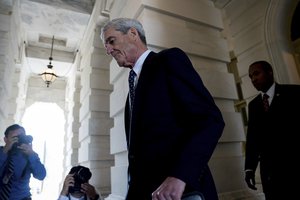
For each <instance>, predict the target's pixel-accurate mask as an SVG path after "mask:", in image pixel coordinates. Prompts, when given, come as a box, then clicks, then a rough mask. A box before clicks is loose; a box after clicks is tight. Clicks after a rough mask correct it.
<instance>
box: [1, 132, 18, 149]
mask: <svg viewBox="0 0 300 200" xmlns="http://www.w3.org/2000/svg"><path fill="white" fill-rule="evenodd" d="M4 141H5V146H4V147H3V152H4V153H8V152H9V151H10V150H11V149H12V147H13V145H14V144H15V143H17V142H18V137H16V136H15V135H10V136H8V137H5V138H4Z"/></svg>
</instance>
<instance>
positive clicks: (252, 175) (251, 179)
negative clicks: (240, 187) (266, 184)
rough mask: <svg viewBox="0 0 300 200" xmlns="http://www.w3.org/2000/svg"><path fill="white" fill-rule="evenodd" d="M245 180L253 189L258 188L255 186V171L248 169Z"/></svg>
mask: <svg viewBox="0 0 300 200" xmlns="http://www.w3.org/2000/svg"><path fill="white" fill-rule="evenodd" d="M245 181H246V183H247V185H248V187H249V188H250V189H252V190H257V188H256V187H255V172H254V171H252V170H249V171H246V176H245Z"/></svg>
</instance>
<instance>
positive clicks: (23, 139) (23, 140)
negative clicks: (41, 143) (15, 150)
mask: <svg viewBox="0 0 300 200" xmlns="http://www.w3.org/2000/svg"><path fill="white" fill-rule="evenodd" d="M17 137H18V146H19V145H21V144H30V143H32V140H33V137H32V136H31V135H23V134H21V135H18V136H17Z"/></svg>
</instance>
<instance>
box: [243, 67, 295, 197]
mask: <svg viewBox="0 0 300 200" xmlns="http://www.w3.org/2000/svg"><path fill="white" fill-rule="evenodd" d="M249 77H250V79H251V81H252V84H253V85H254V87H255V88H256V89H257V90H258V91H260V92H261V94H259V95H257V96H256V97H255V98H254V99H253V100H252V101H251V102H250V103H249V107H248V112H249V113H248V115H249V119H248V130H247V139H246V160H245V172H246V176H245V180H246V183H247V185H248V187H249V188H251V189H254V190H256V186H255V171H256V168H257V166H258V163H260V177H261V183H262V187H263V192H264V194H265V197H266V200H274V199H276V200H277V199H297V196H299V194H297V193H298V191H297V188H296V187H295V186H296V185H297V184H294V181H297V180H299V179H298V178H299V169H300V168H299V164H298V163H299V161H297V160H296V159H299V155H298V152H299V148H297V147H298V146H299V144H298V142H297V141H298V139H297V138H298V134H299V122H300V121H299V117H297V116H298V115H299V113H300V86H299V85H282V84H278V83H276V82H275V81H274V76H273V69H272V66H271V65H270V64H269V63H268V62H266V61H257V62H254V63H252V64H251V65H250V67H249ZM264 94H267V95H268V96H269V97H268V99H267V101H266V103H268V105H269V106H268V105H267V106H264V103H263V95H264Z"/></svg>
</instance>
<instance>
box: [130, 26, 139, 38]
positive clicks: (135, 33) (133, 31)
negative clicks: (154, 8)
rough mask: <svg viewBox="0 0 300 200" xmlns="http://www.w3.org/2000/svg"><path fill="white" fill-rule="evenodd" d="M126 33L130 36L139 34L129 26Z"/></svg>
mask: <svg viewBox="0 0 300 200" xmlns="http://www.w3.org/2000/svg"><path fill="white" fill-rule="evenodd" d="M128 34H129V35H130V36H131V37H138V36H139V33H138V31H137V30H136V29H135V28H134V27H131V28H130V29H129V30H128Z"/></svg>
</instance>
